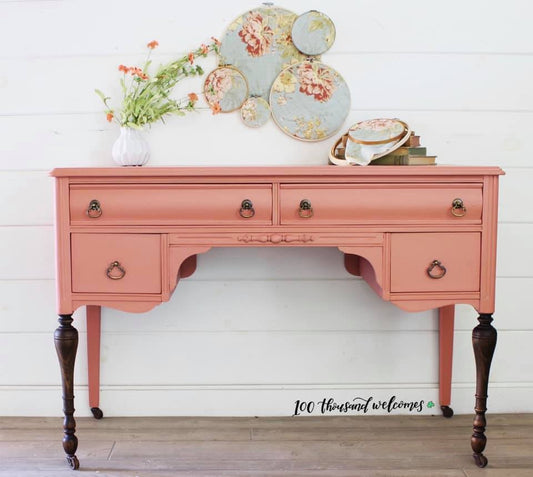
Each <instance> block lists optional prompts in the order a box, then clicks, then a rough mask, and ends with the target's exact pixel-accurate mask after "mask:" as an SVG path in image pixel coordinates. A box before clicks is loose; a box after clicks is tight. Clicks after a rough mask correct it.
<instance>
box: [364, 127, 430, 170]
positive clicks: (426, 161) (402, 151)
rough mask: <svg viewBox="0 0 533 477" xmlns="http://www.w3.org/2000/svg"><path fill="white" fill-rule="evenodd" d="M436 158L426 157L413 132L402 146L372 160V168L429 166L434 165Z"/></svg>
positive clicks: (418, 139) (425, 150)
mask: <svg viewBox="0 0 533 477" xmlns="http://www.w3.org/2000/svg"><path fill="white" fill-rule="evenodd" d="M436 159H437V156H428V155H427V149H426V148H425V147H422V146H421V145H420V136H416V135H415V134H414V132H412V133H411V136H410V137H409V139H408V140H407V141H406V143H405V144H403V146H401V147H399V148H398V149H396V150H394V151H392V152H390V153H389V154H387V155H386V156H383V157H380V158H378V159H374V160H373V161H372V162H371V163H370V165H372V166H391V165H396V166H431V165H434V164H436Z"/></svg>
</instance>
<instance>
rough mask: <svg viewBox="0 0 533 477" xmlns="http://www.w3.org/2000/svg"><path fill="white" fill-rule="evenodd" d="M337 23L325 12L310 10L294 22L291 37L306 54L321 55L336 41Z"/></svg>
mask: <svg viewBox="0 0 533 477" xmlns="http://www.w3.org/2000/svg"><path fill="white" fill-rule="evenodd" d="M335 34H336V32H335V24H334V23H333V22H332V21H331V18H329V17H328V16H327V15H326V14H325V13H322V12H318V11H317V10H309V11H308V12H306V13H302V14H301V15H300V16H299V17H298V18H296V20H294V23H293V24H292V29H291V37H292V42H293V43H294V46H296V48H297V49H298V50H299V51H301V52H302V53H304V54H305V55H311V56H316V55H321V54H322V53H325V52H326V51H328V50H329V49H330V48H331V46H332V45H333V42H334V41H335Z"/></svg>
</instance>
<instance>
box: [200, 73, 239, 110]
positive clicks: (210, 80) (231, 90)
mask: <svg viewBox="0 0 533 477" xmlns="http://www.w3.org/2000/svg"><path fill="white" fill-rule="evenodd" d="M229 83H230V84H229ZM204 97H205V100H206V102H207V104H208V105H209V107H210V108H211V109H214V108H216V105H217V103H218V105H219V107H220V110H219V112H221V113H231V112H232V111H236V110H237V109H239V108H240V107H241V106H242V105H243V103H244V102H245V101H246V98H247V97H248V82H247V81H246V78H245V76H244V75H243V74H242V72H241V71H239V70H238V69H237V68H235V67H233V66H229V65H226V66H219V67H217V68H215V69H214V70H213V71H211V73H209V74H208V75H207V77H206V79H205V81H204Z"/></svg>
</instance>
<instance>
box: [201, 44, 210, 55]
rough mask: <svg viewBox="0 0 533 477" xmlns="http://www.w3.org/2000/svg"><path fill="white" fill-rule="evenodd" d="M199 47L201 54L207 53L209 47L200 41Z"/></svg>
mask: <svg viewBox="0 0 533 477" xmlns="http://www.w3.org/2000/svg"><path fill="white" fill-rule="evenodd" d="M200 48H201V49H202V55H207V54H208V53H209V48H208V46H207V45H204V44H203V43H202V45H201V46H200Z"/></svg>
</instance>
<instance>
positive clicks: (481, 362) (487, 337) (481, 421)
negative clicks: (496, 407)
mask: <svg viewBox="0 0 533 477" xmlns="http://www.w3.org/2000/svg"><path fill="white" fill-rule="evenodd" d="M478 321H479V325H477V326H476V327H475V328H474V330H473V331H472V345H473V347H474V356H475V358H476V407H475V411H476V416H475V417H474V433H473V434H472V440H471V442H472V450H473V451H474V454H473V457H474V460H475V461H476V465H477V466H478V467H485V466H486V465H487V458H486V457H485V456H484V455H483V454H482V452H483V450H484V449H485V445H486V444H487V438H486V436H485V427H486V425H487V421H486V419H485V412H486V410H487V388H488V385H489V371H490V363H491V361H492V355H493V354H494V348H495V347H496V336H497V333H496V330H495V329H494V327H493V326H492V325H491V324H490V323H491V321H492V315H490V314H485V313H481V314H480V315H479V318H478Z"/></svg>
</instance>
